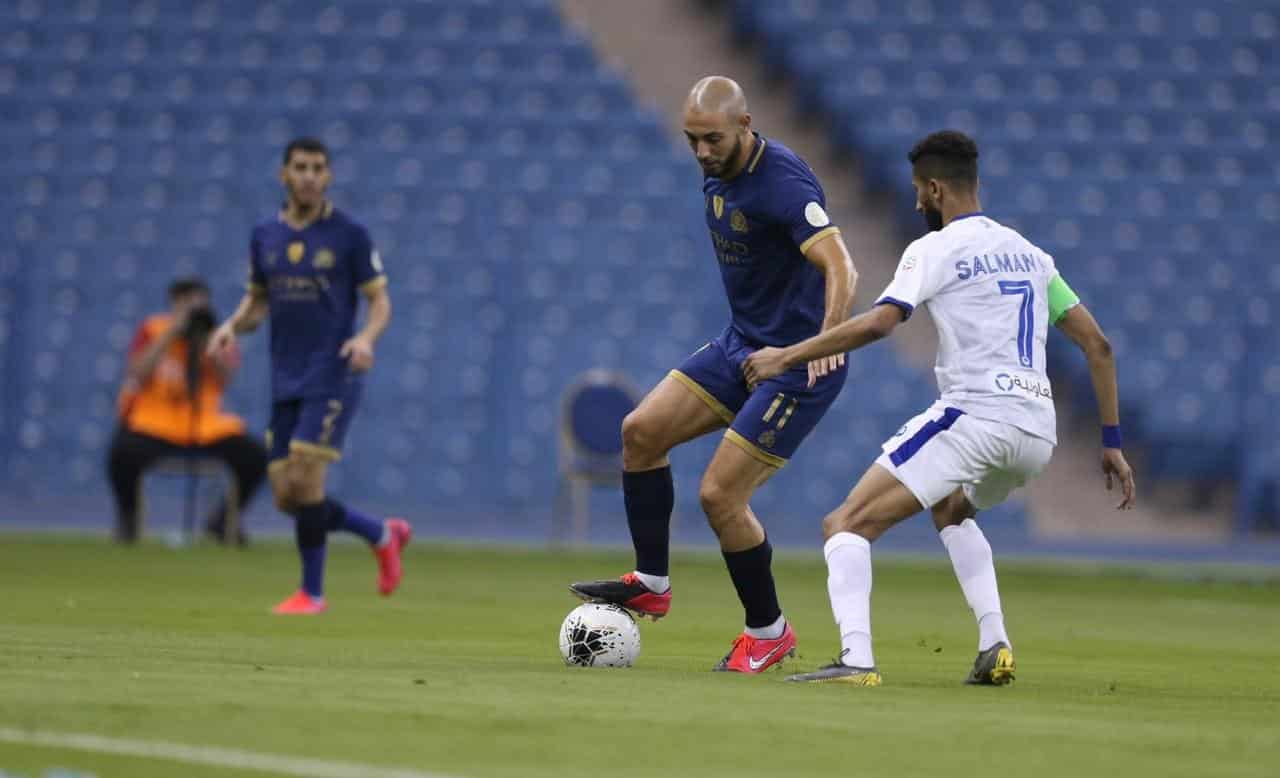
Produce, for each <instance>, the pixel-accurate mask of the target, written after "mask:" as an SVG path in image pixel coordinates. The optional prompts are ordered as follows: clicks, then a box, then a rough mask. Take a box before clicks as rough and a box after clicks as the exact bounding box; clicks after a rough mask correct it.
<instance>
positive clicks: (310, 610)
mask: <svg viewBox="0 0 1280 778" xmlns="http://www.w3.org/2000/svg"><path fill="white" fill-rule="evenodd" d="M328 607H329V605H328V604H327V603H326V602H325V601H324V598H323V597H312V596H311V595H309V594H307V593H306V592H304V591H302V590H301V589H299V590H298V591H296V592H294V593H293V594H291V595H289V597H288V598H287V599H286V600H285V601H284V602H282V603H280V604H279V605H277V606H276V607H274V608H272V609H271V612H272V613H279V614H282V615H287V616H314V615H316V614H317V613H324V612H325V609H326V608H328Z"/></svg>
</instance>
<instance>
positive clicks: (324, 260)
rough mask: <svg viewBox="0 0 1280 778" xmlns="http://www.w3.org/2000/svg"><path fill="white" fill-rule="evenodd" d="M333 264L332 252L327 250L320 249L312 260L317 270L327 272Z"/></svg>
mask: <svg viewBox="0 0 1280 778" xmlns="http://www.w3.org/2000/svg"><path fill="white" fill-rule="evenodd" d="M333 263H334V257H333V252H332V251H330V250H329V249H320V250H319V251H317V252H316V258H315V259H314V260H312V264H313V265H315V266H316V269H317V270H328V269H329V268H331V267H333Z"/></svg>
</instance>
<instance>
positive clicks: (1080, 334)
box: [1049, 276, 1137, 510]
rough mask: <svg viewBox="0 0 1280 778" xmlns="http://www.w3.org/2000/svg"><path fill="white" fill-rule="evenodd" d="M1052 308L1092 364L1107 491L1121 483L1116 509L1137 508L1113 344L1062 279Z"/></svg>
mask: <svg viewBox="0 0 1280 778" xmlns="http://www.w3.org/2000/svg"><path fill="white" fill-rule="evenodd" d="M1049 306H1050V319H1051V320H1053V323H1054V324H1055V325H1056V326H1057V327H1058V329H1060V330H1062V332H1063V333H1065V334H1066V336H1067V337H1068V338H1071V341H1072V342H1073V343H1075V344H1076V345H1077V346H1079V347H1080V350H1081V351H1083V352H1084V356H1085V359H1086V361H1087V362H1088V363H1089V377H1090V379H1092V381H1093V393H1094V396H1095V397H1096V398H1097V401H1098V416H1099V418H1100V420H1101V421H1102V472H1103V474H1104V475H1105V476H1106V478H1107V490H1108V491H1110V490H1111V488H1112V485H1113V480H1112V479H1113V478H1114V479H1116V480H1118V481H1119V482H1120V491H1121V493H1122V494H1123V499H1122V500H1121V501H1120V504H1119V505H1117V506H1116V507H1117V508H1119V509H1121V510H1127V509H1129V508H1132V507H1133V506H1134V503H1135V501H1136V499H1137V493H1136V488H1135V486H1134V482H1133V469H1132V468H1130V467H1129V463H1128V462H1127V461H1125V458H1124V453H1123V452H1122V451H1121V450H1120V446H1121V443H1122V441H1121V438H1120V390H1119V388H1118V387H1117V385H1116V359H1115V355H1114V354H1113V353H1112V350H1111V342H1110V341H1108V340H1107V336H1106V335H1105V334H1103V332H1102V328H1101V327H1099V326H1098V322H1097V320H1095V319H1094V318H1093V314H1092V313H1090V312H1089V309H1088V308H1086V307H1084V305H1082V304H1081V303H1080V302H1079V298H1077V297H1076V296H1075V293H1074V292H1072V291H1071V288H1070V287H1069V286H1067V284H1066V282H1065V281H1063V280H1062V276H1055V277H1054V278H1053V281H1052V282H1051V283H1050V285H1049Z"/></svg>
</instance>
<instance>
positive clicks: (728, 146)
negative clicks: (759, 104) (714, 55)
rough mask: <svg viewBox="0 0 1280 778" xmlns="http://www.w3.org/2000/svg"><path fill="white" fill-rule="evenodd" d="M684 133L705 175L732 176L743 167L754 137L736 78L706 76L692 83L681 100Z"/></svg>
mask: <svg viewBox="0 0 1280 778" xmlns="http://www.w3.org/2000/svg"><path fill="white" fill-rule="evenodd" d="M684 136H685V138H686V139H687V140H688V141H689V148H691V149H693V154H694V156H695V157H697V158H698V164H699V165H701V166H702V172H703V173H704V174H705V175H708V176H714V177H716V178H732V177H734V176H736V175H737V174H738V172H739V171H741V170H742V167H743V165H744V164H746V160H747V155H748V154H749V153H750V151H751V148H752V146H753V145H754V144H755V138H754V136H752V134H751V114H749V113H747V96H746V95H745V94H743V93H742V87H740V86H738V82H737V81H734V80H733V79H732V78H725V77H724V76H707V77H706V78H703V79H701V80H699V81H698V83H696V84H694V85H693V88H692V89H690V90H689V96H688V97H687V98H685V101H684Z"/></svg>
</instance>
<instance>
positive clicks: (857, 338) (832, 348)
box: [742, 305, 904, 386]
mask: <svg viewBox="0 0 1280 778" xmlns="http://www.w3.org/2000/svg"><path fill="white" fill-rule="evenodd" d="M903 321H904V316H903V312H902V309H900V308H898V307H897V306H894V305H877V306H876V307H874V308H872V309H871V310H869V311H867V312H866V313H863V314H861V315H859V316H855V317H853V318H852V319H850V320H848V321H846V322H844V323H843V324H839V325H837V326H835V327H833V328H831V329H829V330H827V331H825V332H822V333H819V334H817V335H814V336H813V337H812V338H809V339H808V340H803V341H801V342H799V343H796V344H795V345H793V346H787V347H786V348H762V349H760V350H759V351H757V352H755V353H754V354H752V355H751V356H749V357H747V361H746V362H745V363H744V364H743V366H742V372H743V375H744V376H745V377H746V379H747V385H748V386H755V385H756V384H757V383H759V382H761V381H767V380H768V379H770V378H773V377H774V376H776V375H780V374H782V373H785V372H786V371H787V370H789V369H791V368H792V367H794V366H795V365H802V364H805V363H811V362H813V361H814V360H820V359H823V358H825V357H830V356H832V355H834V354H844V353H846V352H849V351H856V350H857V349H860V348H862V347H863V346H865V345H867V344H868V343H874V342H875V341H877V340H880V339H881V338H884V337H887V336H888V335H889V333H891V332H893V328H894V327H897V326H898V325H899V324H901V323H902V322H903ZM814 380H815V379H814V376H813V374H812V373H810V375H809V385H810V386H813V382H814Z"/></svg>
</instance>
